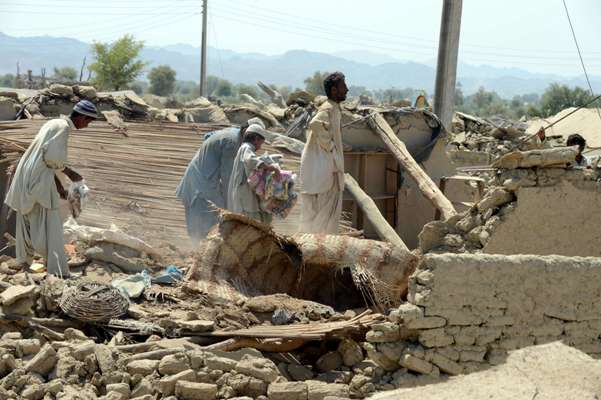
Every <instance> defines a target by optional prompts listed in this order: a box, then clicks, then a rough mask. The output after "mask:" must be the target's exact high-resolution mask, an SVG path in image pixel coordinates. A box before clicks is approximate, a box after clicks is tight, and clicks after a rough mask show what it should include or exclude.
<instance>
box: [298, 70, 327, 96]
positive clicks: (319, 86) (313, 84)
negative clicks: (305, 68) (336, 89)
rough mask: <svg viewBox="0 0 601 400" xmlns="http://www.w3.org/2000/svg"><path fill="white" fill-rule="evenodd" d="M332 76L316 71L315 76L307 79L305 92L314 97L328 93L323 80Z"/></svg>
mask: <svg viewBox="0 0 601 400" xmlns="http://www.w3.org/2000/svg"><path fill="white" fill-rule="evenodd" d="M328 75H330V73H329V72H319V71H316V72H315V73H314V74H313V76H310V77H308V78H306V79H305V80H304V81H303V82H304V84H305V90H306V91H307V92H309V93H312V94H314V95H320V94H321V95H324V96H325V94H326V91H325V89H324V87H323V80H324V79H326V76H328Z"/></svg>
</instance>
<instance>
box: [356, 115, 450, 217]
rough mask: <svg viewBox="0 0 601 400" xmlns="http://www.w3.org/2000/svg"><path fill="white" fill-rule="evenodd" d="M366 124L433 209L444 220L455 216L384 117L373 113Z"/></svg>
mask: <svg viewBox="0 0 601 400" xmlns="http://www.w3.org/2000/svg"><path fill="white" fill-rule="evenodd" d="M368 122H369V125H370V127H371V128H372V129H373V130H374V131H375V132H376V133H377V134H378V135H379V136H380V138H381V139H382V141H383V142H384V144H385V145H386V147H388V149H389V150H390V151H391V152H392V154H393V155H394V156H395V158H396V159H397V160H398V161H399V163H401V165H402V166H403V168H404V169H405V171H407V174H408V175H409V176H410V177H411V178H413V179H414V180H415V182H416V183H417V186H418V188H419V189H420V191H421V192H422V193H423V195H424V196H425V197H426V198H427V199H428V200H430V202H431V203H432V204H433V205H434V207H436V208H437V209H438V210H440V212H441V214H442V216H443V217H444V219H445V220H446V219H448V218H450V217H452V216H453V215H455V214H457V211H455V208H454V207H453V204H452V203H451V202H450V201H449V199H447V198H446V197H445V195H444V194H443V193H442V192H441V191H440V189H439V188H438V187H437V186H436V184H435V183H434V182H433V181H432V179H431V178H430V177H429V176H428V174H426V173H425V172H424V170H423V169H421V167H420V166H419V164H418V163H417V162H416V161H415V160H414V159H413V157H412V156H411V154H410V153H409V151H408V150H407V147H406V146H405V144H404V143H403V142H402V141H401V140H400V139H399V138H398V137H397V136H396V135H395V133H394V131H393V130H392V128H391V127H390V125H388V122H386V120H385V119H384V117H383V116H382V115H381V114H380V113H374V114H372V117H371V118H370V119H369V120H368Z"/></svg>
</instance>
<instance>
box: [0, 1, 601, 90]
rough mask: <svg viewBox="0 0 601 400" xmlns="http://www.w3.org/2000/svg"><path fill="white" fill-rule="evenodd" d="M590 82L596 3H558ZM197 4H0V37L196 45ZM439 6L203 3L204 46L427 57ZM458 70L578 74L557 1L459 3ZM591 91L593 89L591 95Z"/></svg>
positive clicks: (596, 62)
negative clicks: (126, 37) (461, 65)
mask: <svg viewBox="0 0 601 400" xmlns="http://www.w3.org/2000/svg"><path fill="white" fill-rule="evenodd" d="M566 3H567V6H568V9H569V11H570V16H571V18H572V22H573V23H574V26H575V30H576V35H577V38H578V40H579V44H580V47H581V49H582V51H583V56H584V61H585V64H586V66H587V68H588V71H589V73H590V74H593V75H601V22H600V20H601V0H566ZM201 4H202V0H102V1H97V2H82V1H81V0H0V31H2V32H4V33H6V34H9V35H14V36H37V35H51V36H64V37H75V38H79V39H81V40H84V41H89V42H91V41H93V40H100V41H109V40H112V39H115V38H117V37H119V36H120V35H123V34H125V33H132V34H134V35H135V36H136V37H137V38H138V39H142V40H145V41H146V43H147V44H148V45H166V44H175V43H187V44H192V45H195V46H197V45H199V44H200V32H201V18H202V17H201V15H200V10H201ZM441 7H442V0H418V1H415V0H361V1H358V0H345V1H342V0H338V1H333V0H330V1H327V0H303V1H299V0H294V1H291V0H209V13H208V18H209V34H208V42H209V44H210V45H211V46H214V47H217V48H222V49H231V50H235V51H238V52H259V53H264V54H279V53H282V52H285V51H286V50H289V49H305V50H312V51H320V52H337V51H347V50H368V51H372V52H377V53H382V54H386V55H389V56H392V57H395V58H398V59H400V60H411V61H418V62H432V61H433V60H434V59H435V58H436V49H437V42H438V34H439V25H440V14H441ZM459 57H460V62H465V63H470V64H476V65H479V64H489V65H494V66H498V67H518V68H522V69H527V70H531V71H536V72H549V73H560V74H563V75H580V74H582V69H581V67H580V62H579V60H578V55H577V52H576V50H575V46H574V42H573V39H572V36H571V33H570V29H569V25H568V21H567V18H566V15H565V10H564V6H563V3H562V0H496V1H493V0H464V1H463V18H462V26H461V48H460V55H459ZM595 89H596V88H595Z"/></svg>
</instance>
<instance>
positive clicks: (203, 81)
mask: <svg viewBox="0 0 601 400" xmlns="http://www.w3.org/2000/svg"><path fill="white" fill-rule="evenodd" d="M207 29H208V28H207V0H202V43H201V47H200V95H201V96H205V95H206V91H207V88H206V85H207Z"/></svg>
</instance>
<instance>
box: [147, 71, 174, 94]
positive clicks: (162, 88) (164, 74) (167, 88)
mask: <svg viewBox="0 0 601 400" xmlns="http://www.w3.org/2000/svg"><path fill="white" fill-rule="evenodd" d="M148 79H149V80H150V93H152V94H156V95H157V96H169V95H170V94H172V93H173V91H174V90H175V71H174V70H173V69H172V68H171V67H170V66H168V65H159V66H158V67H155V68H153V69H151V70H150V73H149V74H148Z"/></svg>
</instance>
